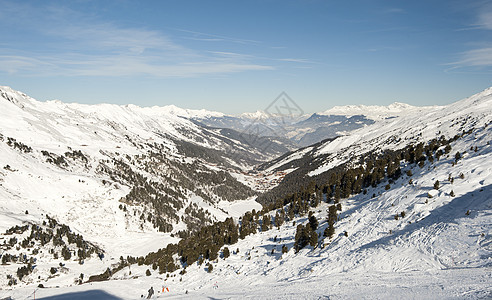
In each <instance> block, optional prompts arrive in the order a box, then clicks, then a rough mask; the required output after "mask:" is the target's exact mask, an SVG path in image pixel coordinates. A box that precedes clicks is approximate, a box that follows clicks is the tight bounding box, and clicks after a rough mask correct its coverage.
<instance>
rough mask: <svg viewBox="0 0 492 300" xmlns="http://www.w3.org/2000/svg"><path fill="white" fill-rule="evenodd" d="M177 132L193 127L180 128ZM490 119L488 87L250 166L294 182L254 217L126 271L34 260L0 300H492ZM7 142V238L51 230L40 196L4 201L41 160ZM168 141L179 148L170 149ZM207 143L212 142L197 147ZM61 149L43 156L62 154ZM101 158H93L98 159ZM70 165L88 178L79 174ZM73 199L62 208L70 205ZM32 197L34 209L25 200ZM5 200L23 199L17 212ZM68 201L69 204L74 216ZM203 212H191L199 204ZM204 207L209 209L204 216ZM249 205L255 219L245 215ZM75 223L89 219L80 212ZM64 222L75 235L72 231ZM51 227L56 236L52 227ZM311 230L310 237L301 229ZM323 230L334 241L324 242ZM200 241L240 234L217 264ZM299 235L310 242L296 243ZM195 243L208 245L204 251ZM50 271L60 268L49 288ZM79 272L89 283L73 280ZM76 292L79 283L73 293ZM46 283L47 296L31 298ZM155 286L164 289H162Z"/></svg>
mask: <svg viewBox="0 0 492 300" xmlns="http://www.w3.org/2000/svg"><path fill="white" fill-rule="evenodd" d="M177 122H178V121H177ZM179 122H184V124H186V126H194V125H190V124H194V123H186V120H184V121H181V120H179ZM491 122H492V88H491V89H487V90H485V91H483V92H482V93H479V94H477V95H474V96H472V97H470V98H467V99H464V100H461V101H459V102H456V103H454V104H451V105H448V106H445V107H439V108H436V107H427V108H418V109H412V111H411V112H407V113H405V114H403V115H400V116H398V117H395V118H391V119H387V118H385V119H383V120H380V121H378V122H376V123H374V124H373V125H369V126H365V127H362V128H360V129H358V130H355V131H352V132H351V133H350V134H349V135H347V136H342V137H338V138H336V139H330V140H326V141H323V142H320V143H318V144H315V145H312V146H309V147H306V148H303V149H300V150H299V151H294V152H292V153H288V154H286V155H283V156H281V157H279V158H278V159H275V160H273V161H271V162H268V163H266V164H264V165H262V166H260V167H258V168H257V170H259V171H260V172H265V173H268V172H274V171H283V172H286V173H288V174H287V175H286V176H285V178H284V179H283V180H282V181H281V182H280V183H279V184H278V186H276V187H275V188H273V189H272V190H270V191H269V192H266V193H264V194H261V195H259V197H258V201H260V202H261V203H263V204H264V206H263V209H262V208H261V207H260V206H252V205H254V203H255V202H254V201H251V200H250V202H247V203H246V204H245V203H244V202H240V201H238V202H235V203H236V205H237V206H236V207H235V208H232V207H231V206H229V207H230V208H231V209H230V210H229V211H228V214H224V215H223V217H222V218H219V217H218V216H219V213H217V214H216V215H215V216H216V219H217V220H224V219H225V217H226V216H229V215H233V214H235V215H234V218H233V219H228V220H227V219H226V220H225V221H224V223H216V224H215V225H211V226H210V227H206V228H205V229H204V230H205V231H202V232H201V233H203V236H200V235H189V236H185V237H184V238H183V239H182V240H181V242H178V238H177V237H174V238H173V239H171V238H170V237H169V236H167V237H166V239H165V240H166V243H175V246H173V245H172V244H170V246H168V248H167V250H165V251H164V250H163V252H156V253H153V254H151V255H147V256H145V258H144V257H143V256H142V261H141V262H142V263H137V262H133V263H132V262H131V261H132V260H133V258H130V257H128V258H127V257H126V255H127V253H125V254H122V257H121V258H120V260H121V263H120V262H119V261H118V258H117V256H116V258H115V257H113V259H111V258H110V257H109V256H108V257H103V258H98V257H97V256H96V255H95V254H96V253H98V252H99V249H97V248H94V253H95V254H94V257H93V258H91V259H89V260H87V262H86V263H85V264H80V263H79V262H77V261H76V260H69V261H64V260H62V259H61V258H60V259H53V258H51V257H50V256H49V255H43V256H39V255H38V257H39V262H38V263H37V265H36V267H35V268H34V270H33V272H32V274H30V275H27V276H26V278H24V279H23V280H22V281H20V282H18V284H17V285H16V286H15V287H9V286H8V285H7V282H4V283H2V284H3V286H5V287H6V288H7V289H6V290H4V291H2V292H0V297H3V296H4V295H5V296H12V297H14V298H26V297H32V293H33V291H34V290H36V296H37V297H48V296H53V295H63V294H65V297H67V298H73V297H82V298H83V297H89V296H90V297H93V298H95V299H97V298H100V299H117V298H118V299H120V298H121V299H135V298H140V296H141V295H146V294H147V290H148V289H149V287H150V286H153V287H154V289H155V290H156V291H159V292H157V293H156V296H155V298H174V299H179V298H193V299H210V298H219V299H222V298H227V299H239V298H251V299H257V298H263V299H278V298H282V299H299V298H303V299H324V298H326V299H347V298H350V299H353V298H369V299H380V298H394V297H399V298H418V299H436V298H442V299H444V298H446V299H449V298H457V299H463V298H488V297H491V296H492V289H491V285H490V282H491V277H490V274H491V271H492V226H491V225H492V224H491V221H492V220H491V219H490V215H491V213H492V197H491V196H490V195H492V194H491V192H492V190H491V189H492V164H491V161H492V146H491V145H490V141H491V138H492V127H491V126H490V124H491ZM48 123H49V122H48ZM183 126H184V125H183ZM6 128H8V127H6ZM190 128H193V127H190ZM2 129H3V127H2ZM9 130H10V131H9ZM91 130H92V129H91ZM207 130H209V129H207ZM7 133H9V134H11V135H13V133H15V130H14V129H13V128H12V129H8V130H5V134H4V140H6V141H7V142H4V143H2V144H1V145H2V147H4V148H3V149H2V153H4V152H5V153H9V155H11V157H10V159H9V160H6V161H5V162H3V161H2V163H4V164H6V163H7V162H11V164H10V165H9V167H8V168H4V170H2V174H4V175H2V176H3V177H2V178H3V182H2V189H3V190H2V191H3V193H4V194H3V195H2V194H0V195H1V198H0V199H3V203H2V209H3V216H6V217H2V220H5V221H2V222H3V224H2V227H4V228H5V229H4V230H6V229H7V228H9V227H10V226H14V225H22V224H19V223H20V222H21V221H24V223H23V224H26V223H25V222H26V221H28V220H29V221H30V222H31V223H35V224H39V225H38V226H39V227H41V228H42V229H43V230H48V229H49V228H52V227H50V226H49V225H50V224H51V223H49V219H47V218H46V216H42V215H40V214H39V213H36V212H35V213H32V212H31V211H32V210H34V211H35V210H36V208H34V209H33V207H36V205H40V204H38V203H44V202H45V201H46V202H47V201H48V200H42V201H41V200H38V201H36V198H35V197H36V195H38V194H39V192H35V191H31V192H30V194H27V195H28V196H29V197H26V196H23V197H24V198H26V199H24V200H23V198H22V197H16V196H12V195H11V194H10V195H9V194H7V192H11V191H13V190H14V189H13V186H14V183H15V182H23V180H25V179H23V178H24V177H27V178H30V177H29V175H28V174H44V173H42V172H41V173H39V171H38V172H34V171H28V170H30V169H29V168H30V164H29V163H30V162H31V164H33V165H39V164H38V163H35V164H34V163H32V160H34V161H37V160H35V159H34V158H35V157H34V158H32V157H31V156H32V155H35V154H32V153H33V152H35V151H36V150H38V151H40V150H39V149H37V148H39V147H41V146H40V145H39V144H36V143H35V142H34V140H35V139H34V138H32V140H29V139H28V138H27V137H26V138H24V139H22V142H23V143H26V144H25V145H26V146H27V147H32V150H31V151H28V152H27V154H26V153H25V149H27V148H25V147H24V146H22V145H23V144H18V145H17V146H15V145H16V144H15V141H11V143H10V144H11V145H14V146H9V145H8V139H6V136H7ZM19 140H20V138H19ZM171 143H174V140H172V139H170V142H169V144H171ZM190 143H192V142H190ZM205 144H206V140H205V141H204V142H202V144H201V145H205ZM30 145H32V146H30ZM12 148H14V150H15V151H17V152H14V151H12ZM55 150H56V148H55V149H50V150H47V151H53V153H63V152H60V151H58V152H55ZM64 151H65V150H64ZM163 151H164V150H163ZM77 153H78V152H77ZM95 153H96V151H94V154H92V155H97V154H95ZM166 153H172V152H166ZM19 155H20V157H21V158H19ZM37 155H39V156H41V155H43V154H37ZM90 157H91V156H90ZM21 159H24V160H25V161H23V160H21ZM181 159H185V160H186V159H189V158H186V157H181ZM18 161H22V162H23V163H17V162H18ZM13 162H16V164H14V163H13ZM79 164H80V163H79ZM167 164H170V163H169V162H166V163H165V165H167ZM209 164H210V163H209ZM47 166H48V167H49V168H48V167H44V165H42V166H41V167H43V168H45V169H46V171H43V172H46V173H47V174H48V173H49V176H50V177H48V175H45V176H47V178H50V179H52V178H53V177H52V176H53V175H51V174H52V173H54V170H57V172H62V173H61V174H60V175H58V176H59V177H55V178H57V179H62V178H65V177H66V176H67V175H66V174H67V173H66V170H62V171H58V167H54V166H53V167H52V166H51V165H50V164H47ZM41 167H39V166H38V168H41ZM69 167H71V168H75V167H79V168H83V166H76V165H75V163H74V164H70V165H69ZM214 167H215V168H219V166H214ZM65 168H67V167H65ZM211 169H214V168H211ZM15 170H20V171H15ZM29 172H32V173H29ZM71 172H72V171H71ZM83 173H84V172H82V171H81V172H80V173H79V175H78V176H79V177H80V176H81V175H80V174H83ZM85 173H87V171H85ZM12 174H14V175H12ZM260 174H261V173H260ZM15 176H18V177H15ZM31 176H32V175H31ZM38 176H39V175H38ZM30 182H31V181H29V184H31V183H30ZM128 182H130V180H129V181H128ZM177 182H181V181H177ZM349 183H350V184H349ZM65 184H67V183H65ZM38 186H42V185H41V184H39V185H38ZM119 186H120V187H119V188H118V189H117V190H118V191H120V193H121V194H120V195H118V196H115V199H117V198H119V197H121V195H122V194H124V193H123V192H121V191H125V190H124V189H125V187H124V184H123V183H119ZM22 187H23V189H22V190H24V189H27V186H22ZM69 187H70V186H68V187H67V188H69ZM36 190H41V191H42V190H43V189H40V188H38V189H36ZM115 190H116V189H115ZM127 190H128V188H127ZM337 191H338V192H337ZM18 193H19V192H18ZM23 193H25V192H23ZM44 193H45V195H48V194H49V193H50V190H49V189H48V188H46V189H45V191H44ZM114 193H117V191H114ZM67 194H69V193H67ZM67 194H64V193H60V194H59V195H60V197H62V196H66V195H67ZM21 195H25V194H21ZM41 195H43V194H41ZM107 195H111V194H107ZM45 197H47V196H45ZM72 197H73V198H70V199H71V200H72V201H76V200H75V199H74V198H75V197H74V196H72ZM31 198H33V199H34V201H32V202H31V200H30V199H31ZM11 199H19V200H20V201H17V202H15V203H14V202H13V201H11ZM43 199H44V198H43ZM63 199H64V198H63ZM250 199H252V198H250ZM55 200H56V199H55ZM55 200H51V201H52V202H51V203H50V205H51V207H52V208H53V207H55V205H60V204H59V203H63V202H60V201H56V202H55ZM85 202H87V201H85ZM73 203H76V202H73ZM73 203H72V204H70V203H65V204H64V205H66V207H69V206H70V205H73ZM99 203H105V201H103V200H100V202H99ZM111 203H112V204H111V205H113V210H114V211H115V212H116V216H118V215H119V216H121V217H123V216H124V215H125V214H124V212H123V211H121V210H118V209H117V208H116V207H114V206H115V205H116V204H118V203H122V202H118V201H112V202H111ZM206 203H208V202H206V201H201V202H199V207H203V206H202V205H205V204H206ZM209 205H210V204H209ZM212 207H213V205H210V209H212ZM253 208H254V209H255V211H253V213H246V214H245V215H242V214H243V213H244V212H245V211H247V210H251V209H253ZM26 209H29V213H28V214H25V213H24V210H26ZM84 209H87V208H84ZM222 209H224V208H222ZM8 210H10V212H9V211H8ZM45 210H46V211H47V210H48V209H47V208H45ZM56 211H59V212H58V217H59V218H60V219H61V221H63V217H62V215H63V214H66V213H67V212H69V211H70V210H69V209H68V208H67V209H66V210H65V211H63V210H58V209H56ZM12 212H16V213H15V214H13V213H12ZM78 214H83V215H84V213H83V210H79V211H78ZM50 215H51V214H50ZM241 215H242V217H241V218H240V219H239V218H238V217H239V216H241ZM333 215H335V217H334V216H333ZM313 217H314V218H315V219H313ZM67 219H68V218H67ZM43 220H48V223H47V225H41V224H40V223H42V221H43ZM68 220H69V221H70V226H72V224H78V223H77V222H74V221H73V220H72V219H68ZM96 220H98V218H97V217H94V218H93V219H89V220H88V219H86V222H94V221H96ZM238 220H240V221H239V222H238ZM313 220H315V221H316V222H314V221H313ZM231 222H232V223H231ZM106 224H107V223H106ZM223 224H229V225H234V226H237V227H234V226H229V227H228V229H227V230H225V231H224V230H223V227H222V226H223ZM310 224H311V225H310ZM53 226H54V227H53V228H57V227H56V226H61V227H62V228H63V225H59V224H58V225H53ZM311 226H312V227H314V230H313V229H308V228H312V227H311ZM330 227H332V229H333V230H334V233H328V234H325V232H329V230H328V229H329V228H330ZM101 228H102V227H101ZM29 230H30V231H32V229H29ZM17 231H18V232H17ZM28 232H29V231H24V232H22V229H19V228H17V229H14V230H12V231H11V232H9V233H8V234H4V235H2V239H3V240H4V241H5V243H6V244H7V243H10V240H11V239H12V238H13V237H16V240H17V241H15V242H12V244H13V245H14V246H15V245H17V244H18V243H20V242H21V241H22V240H23V239H25V238H26V236H27V235H28ZM64 232H66V231H61V232H60V236H61V239H62V240H65V241H68V238H69V237H68V235H67V234H66V233H64ZM210 232H212V233H210ZM314 233H316V234H314ZM207 234H212V236H211V238H210V239H211V240H212V241H216V238H217V237H219V239H220V238H221V235H224V234H225V235H226V236H229V237H231V236H234V234H237V235H238V236H239V238H238V237H237V236H236V238H235V239H234V238H233V239H232V240H231V239H229V241H228V240H227V239H224V240H221V244H219V248H220V249H219V252H218V253H215V254H216V255H218V257H217V258H215V257H214V253H213V252H214V250H213V249H215V248H214V244H213V242H212V245H210V241H208V238H209V237H208V236H207ZM306 234H307V237H303V236H304V235H306ZM33 235H34V236H36V233H34V234H33ZM313 236H314V237H315V239H313V238H312V237H313ZM83 237H84V240H87V243H91V244H86V245H92V243H94V246H97V244H98V243H100V244H103V243H101V242H100V241H102V240H104V238H105V237H104V235H101V234H100V233H99V234H97V235H96V234H94V235H90V234H84V235H83ZM303 238H304V239H306V238H307V240H304V241H303ZM235 240H237V242H236V241H235ZM114 241H116V239H114ZM118 241H120V242H122V243H126V244H119V245H118V246H117V247H116V246H113V248H112V249H113V251H114V253H115V254H116V253H117V250H118V249H125V248H126V247H129V246H130V245H131V244H133V243H135V237H132V236H128V235H125V238H122V236H119V239H118ZM142 241H143V240H142ZM38 243H40V242H38V241H37V240H36V242H35V245H36V246H35V247H34V248H36V247H39V246H37V245H38ZM80 243H83V242H82V241H80ZM144 243H145V242H144ZM166 243H164V242H162V243H161V245H160V247H162V248H163V247H165V245H166ZM193 245H194V246H193ZM201 245H205V246H206V247H209V246H210V247H211V248H209V249H199V248H200V247H201ZM222 245H223V246H222ZM4 247H5V246H4ZM69 247H73V246H70V245H69ZM87 247H88V248H87V249H92V248H90V247H91V246H87ZM226 247H227V250H226ZM5 248H6V247H5ZM5 248H4V252H5V251H6V249H5ZM18 248H19V249H17V250H15V247H14V250H13V249H12V247H11V248H10V249H9V250H8V251H9V252H13V253H14V252H15V254H18V253H25V252H26V251H27V252H29V251H31V253H32V251H33V250H27V249H26V250H24V248H23V247H21V246H19V247H18ZM28 248H29V247H28ZM195 248H196V249H195ZM43 250H47V249H43ZM141 250H142V251H141V252H140V253H141V254H138V253H137V254H128V255H145V254H146V253H143V252H145V251H143V249H141ZM146 250H147V251H155V250H156V249H146ZM191 250H196V251H198V252H200V251H202V252H203V253H206V254H203V255H200V254H198V253H195V252H190V251H191ZM166 251H171V252H169V253H168V252H166ZM173 251H174V252H173ZM120 252H121V251H120ZM283 252H285V253H283ZM162 253H164V254H162ZM169 254H171V255H169ZM159 255H163V256H159ZM27 257H29V255H28V256H27ZM194 258H197V260H196V261H195V260H194ZM135 259H136V260H137V261H138V260H139V259H140V258H135ZM163 262H166V263H168V262H172V263H173V264H175V265H176V266H177V269H176V270H172V271H168V272H162V273H161V271H162V269H161V264H162V263H163ZM59 263H63V264H65V266H63V267H62V266H61V265H59ZM23 265H25V262H24V263H16V264H13V263H11V264H9V265H8V266H3V268H2V272H3V273H2V274H1V275H2V277H3V278H5V277H6V276H5V275H6V274H12V273H13V272H14V271H15V270H16V269H17V268H18V267H20V266H23ZM58 265H59V267H56V266H58ZM154 266H155V267H154ZM52 267H56V268H57V270H56V272H55V273H54V274H52V275H53V276H52V277H50V276H51V275H50V270H51V269H50V268H52ZM106 267H111V269H112V270H111V272H109V273H110V274H109V278H110V280H109V281H103V282H91V283H87V281H88V278H87V277H88V276H87V275H93V274H99V273H101V272H103V271H104V270H105V268H106ZM168 267H169V265H168ZM58 268H59V269H58ZM63 268H65V269H63ZM62 271H63V272H64V273H63V272H62ZM60 273H62V274H63V275H60ZM80 273H84V274H85V275H86V276H84V277H83V278H80ZM57 274H58V275H57ZM38 276H40V277H38ZM36 278H38V279H36ZM39 278H40V279H39ZM78 281H80V282H82V283H84V284H81V285H78V284H77V282H78ZM40 282H41V283H42V284H43V286H44V288H36V287H37V286H38V284H39V283H40ZM57 286H59V287H57ZM163 287H167V288H168V290H164V292H161V291H162V288H163ZM4 292H5V293H4ZM2 293H3V294H2ZM113 295H114V296H113ZM48 299H49V298H48ZM52 299H62V298H52Z"/></svg>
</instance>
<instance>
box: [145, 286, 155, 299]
mask: <svg viewBox="0 0 492 300" xmlns="http://www.w3.org/2000/svg"><path fill="white" fill-rule="evenodd" d="M153 295H154V288H153V287H150V289H149V295H148V296H147V299H150V297H152V296H153Z"/></svg>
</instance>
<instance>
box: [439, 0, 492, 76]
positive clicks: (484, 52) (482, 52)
mask: <svg viewBox="0 0 492 300" xmlns="http://www.w3.org/2000/svg"><path fill="white" fill-rule="evenodd" d="M476 20H477V21H476V22H475V23H473V24H471V25H470V26H468V27H466V28H462V29H460V30H487V31H488V30H492V5H482V6H480V7H479V8H478V11H477V17H476ZM478 44H481V45H482V46H481V47H478V48H475V49H470V50H467V51H464V52H462V53H460V54H459V59H458V60H456V61H455V62H452V63H449V64H447V65H449V66H451V67H450V68H449V69H447V70H446V71H454V72H458V71H459V72H462V71H467V72H470V71H472V72H474V71H480V72H482V71H483V70H484V69H488V70H490V69H489V68H490V67H492V44H490V42H483V41H481V42H478Z"/></svg>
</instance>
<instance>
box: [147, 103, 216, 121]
mask: <svg viewBox="0 0 492 300" xmlns="http://www.w3.org/2000/svg"><path fill="white" fill-rule="evenodd" d="M148 109H149V110H154V111H156V112H162V113H166V114H172V115H176V116H179V117H184V118H188V119H191V118H198V119H202V118H210V117H223V116H224V114H223V113H221V112H217V111H210V110H205V109H185V108H180V107H177V106H176V105H166V106H153V107H149V108H148Z"/></svg>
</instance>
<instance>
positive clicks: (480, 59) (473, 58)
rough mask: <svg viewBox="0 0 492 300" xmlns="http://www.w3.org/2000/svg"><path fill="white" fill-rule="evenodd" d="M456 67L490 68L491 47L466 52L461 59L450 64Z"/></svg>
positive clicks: (491, 61)
mask: <svg viewBox="0 0 492 300" xmlns="http://www.w3.org/2000/svg"><path fill="white" fill-rule="evenodd" d="M452 65H455V66H457V67H460V66H461V67H486V66H487V67H488V66H492V47H491V48H481V49H474V50H469V51H466V52H464V53H463V54H462V59H461V60H459V61H457V62H454V63H452Z"/></svg>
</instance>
